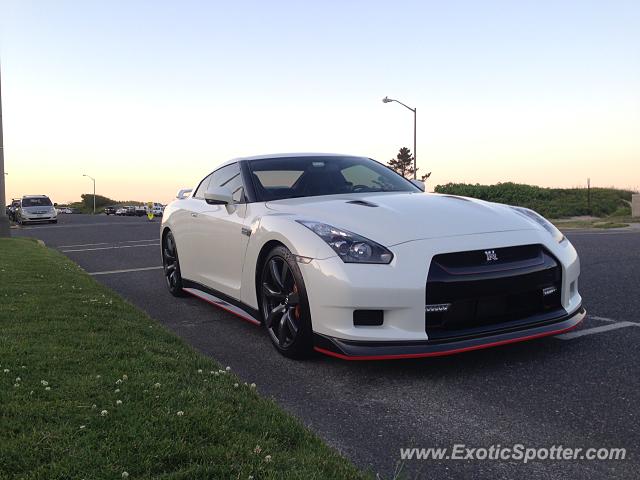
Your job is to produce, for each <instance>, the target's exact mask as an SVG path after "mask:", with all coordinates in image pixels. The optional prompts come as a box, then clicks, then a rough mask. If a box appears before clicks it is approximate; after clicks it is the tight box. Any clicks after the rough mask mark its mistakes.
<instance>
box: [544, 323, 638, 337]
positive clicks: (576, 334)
mask: <svg viewBox="0 0 640 480" xmlns="http://www.w3.org/2000/svg"><path fill="white" fill-rule="evenodd" d="M625 327H640V324H638V323H635V322H615V323H610V324H609V325H602V326H601V327H593V328H585V329H584V330H577V331H575V332H568V333H563V334H560V335H556V336H555V338H559V339H560V340H571V339H574V338H578V337H584V336H585V335H593V334H595V333H602V332H608V331H609V330H617V329H618V328H625Z"/></svg>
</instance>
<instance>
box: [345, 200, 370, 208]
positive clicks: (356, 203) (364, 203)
mask: <svg viewBox="0 0 640 480" xmlns="http://www.w3.org/2000/svg"><path fill="white" fill-rule="evenodd" d="M347 203H351V204H353V205H360V206H363V207H377V206H378V205H376V204H375V203H371V202H367V201H366V200H349V201H348V202H347Z"/></svg>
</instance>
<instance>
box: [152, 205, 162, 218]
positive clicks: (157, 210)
mask: <svg viewBox="0 0 640 480" xmlns="http://www.w3.org/2000/svg"><path fill="white" fill-rule="evenodd" d="M162 212H164V205H162V204H161V203H155V202H154V203H153V204H152V205H151V213H153V216H154V217H161V216H162Z"/></svg>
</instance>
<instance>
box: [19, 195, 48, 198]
mask: <svg viewBox="0 0 640 480" xmlns="http://www.w3.org/2000/svg"><path fill="white" fill-rule="evenodd" d="M22 198H49V197H48V196H46V195H23V196H22Z"/></svg>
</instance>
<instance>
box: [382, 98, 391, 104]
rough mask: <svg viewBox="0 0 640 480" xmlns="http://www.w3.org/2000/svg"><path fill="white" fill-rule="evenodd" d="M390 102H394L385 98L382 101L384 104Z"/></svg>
mask: <svg viewBox="0 0 640 480" xmlns="http://www.w3.org/2000/svg"><path fill="white" fill-rule="evenodd" d="M389 102H393V100H391V99H390V98H389V97H384V98H383V99H382V103H389Z"/></svg>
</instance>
